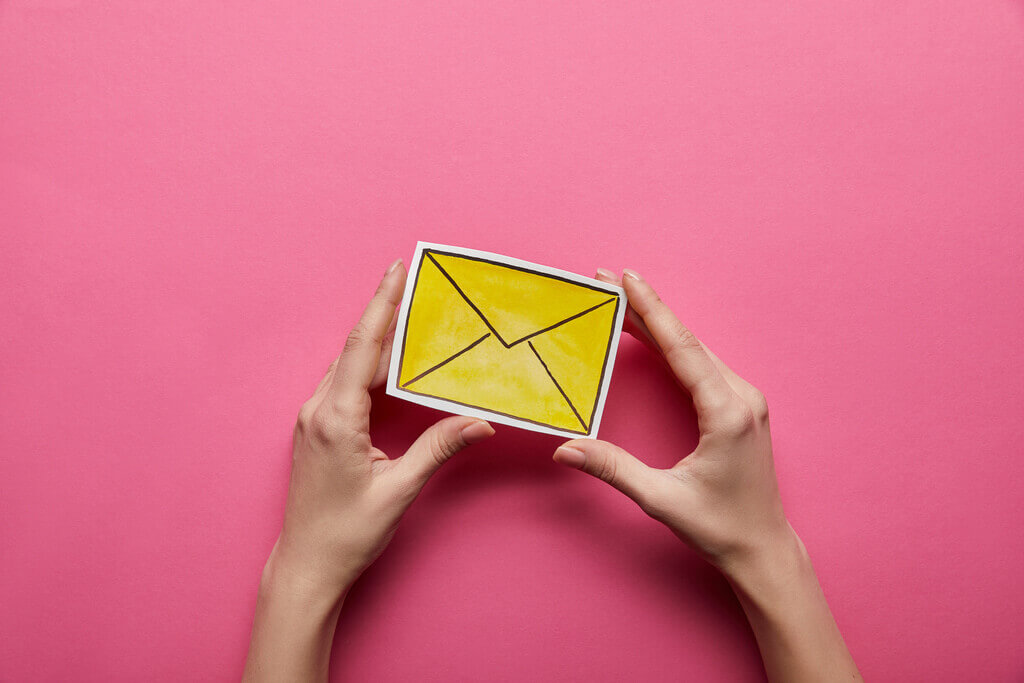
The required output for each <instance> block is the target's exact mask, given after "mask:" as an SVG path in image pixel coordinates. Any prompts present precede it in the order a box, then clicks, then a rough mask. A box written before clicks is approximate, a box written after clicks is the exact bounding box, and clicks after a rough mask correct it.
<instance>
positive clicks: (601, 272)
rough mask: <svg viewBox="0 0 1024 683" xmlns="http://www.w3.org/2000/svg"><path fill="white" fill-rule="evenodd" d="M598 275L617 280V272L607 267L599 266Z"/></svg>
mask: <svg viewBox="0 0 1024 683" xmlns="http://www.w3.org/2000/svg"><path fill="white" fill-rule="evenodd" d="M597 276H598V277H603V278H604V279H606V280H615V279H617V278H616V277H615V273H613V272H612V271H610V270H608V269H607V268H598V269H597Z"/></svg>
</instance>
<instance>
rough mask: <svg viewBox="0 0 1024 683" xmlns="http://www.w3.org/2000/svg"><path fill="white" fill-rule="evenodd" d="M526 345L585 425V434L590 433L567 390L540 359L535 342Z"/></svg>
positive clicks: (573, 412) (577, 417)
mask: <svg viewBox="0 0 1024 683" xmlns="http://www.w3.org/2000/svg"><path fill="white" fill-rule="evenodd" d="M526 344H527V345H528V346H529V347H530V350H531V351H533V355H535V356H537V360H539V361H540V364H541V365H543V366H544V372H546V373H548V377H550V378H551V381H552V382H554V383H555V388H556V389H558V393H560V394H561V395H562V398H564V399H565V402H566V403H568V404H569V408H571V409H572V414H573V415H575V416H576V419H577V420H579V421H580V424H581V425H583V432H584V433H586V432H589V431H590V427H588V426H587V423H586V422H584V421H583V418H582V417H580V412H579V411H578V410H576V406H574V405H573V404H572V401H570V400H569V397H568V396H567V395H566V393H565V390H564V389H562V385H561V384H559V383H558V380H557V379H555V376H554V375H552V374H551V370H549V369H548V364H547V363H545V362H544V359H543V358H541V357H540V354H539V353H537V348H536V347H535V346H534V345H533V342H531V341H528V342H526Z"/></svg>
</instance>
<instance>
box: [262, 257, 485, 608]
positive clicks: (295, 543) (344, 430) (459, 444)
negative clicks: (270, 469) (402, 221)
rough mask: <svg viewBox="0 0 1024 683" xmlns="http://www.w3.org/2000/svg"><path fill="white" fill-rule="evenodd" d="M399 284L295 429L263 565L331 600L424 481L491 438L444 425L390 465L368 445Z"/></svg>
mask: <svg viewBox="0 0 1024 683" xmlns="http://www.w3.org/2000/svg"><path fill="white" fill-rule="evenodd" d="M405 278H406V272H405V267H404V266H403V265H402V262H401V261H396V262H395V263H394V264H393V265H392V266H391V267H390V268H389V269H388V271H387V273H386V274H385V276H384V279H383V281H382V282H381V283H380V287H378V289H377V292H376V294H374V296H373V299H372V300H371V301H370V303H369V304H368V305H367V307H366V310H365V312H364V313H363V316H362V318H361V319H360V321H359V322H358V323H357V324H356V326H355V328H354V329H353V330H352V332H351V333H350V334H349V336H348V340H347V342H346V343H345V349H344V351H343V352H342V354H341V355H340V356H339V357H338V358H337V359H336V360H335V361H334V362H333V363H332V364H331V366H330V367H329V368H328V369H327V374H326V375H325V376H324V378H323V379H322V380H321V381H320V385H319V386H318V387H317V389H316V391H315V392H314V393H313V396H312V398H310V399H309V400H308V401H306V403H305V404H304V405H303V406H302V409H301V410H300V411H299V418H298V422H297V424H296V426H295V434H294V438H293V444H292V475H291V482H290V485H289V488H288V503H287V506H286V508H285V518H284V528H283V530H282V532H281V536H280V538H279V539H278V541H277V545H276V547H275V548H274V551H273V555H272V560H273V561H274V562H276V563H279V565H280V566H281V567H288V569H289V571H293V572H295V573H297V574H300V575H302V576H304V577H306V579H308V581H310V582H311V583H313V584H316V585H317V586H320V587H322V588H324V589H326V590H330V591H334V592H337V593H340V592H341V591H342V590H344V589H345V588H346V587H347V586H348V585H350V584H351V583H352V582H354V581H355V580H356V578H358V576H359V575H360V574H361V573H362V572H363V570H364V569H366V567H368V566H369V565H370V563H372V562H373V561H374V560H375V559H377V557H378V556H379V555H380V554H381V552H382V551H383V550H384V548H385V546H387V544H388V542H389V541H390V540H391V538H392V536H394V533H395V530H396V529H397V527H398V522H399V521H400V520H401V519H402V515H403V514H404V513H405V511H406V509H408V507H409V505H410V504H411V503H412V501H413V500H415V498H416V496H417V494H419V492H420V490H421V489H422V488H423V486H424V484H426V483H427V480H428V479H429V478H430V476H431V475H432V474H433V473H434V472H435V471H437V469H438V468H439V467H440V466H441V465H443V464H444V463H445V461H447V460H448V458H450V457H451V456H452V455H454V454H455V453H456V452H458V451H459V450H461V449H462V448H465V447H466V446H467V445H469V444H471V443H475V442H477V441H480V440H482V439H486V438H487V437H489V436H491V435H493V434H494V430H493V429H492V428H491V426H490V425H489V424H488V423H486V422H484V421H483V420H478V419H475V418H469V417H449V418H445V419H443V420H441V421H440V422H438V423H437V424H435V425H433V426H432V427H430V428H429V429H428V430H427V431H426V432H424V433H423V434H422V435H421V436H420V437H419V439H417V440H416V442H415V443H414V444H413V445H412V447H410V448H409V450H408V451H406V453H405V455H403V456H401V457H399V458H396V459H394V460H389V459H388V456H387V455H385V454H384V453H383V452H382V451H380V450H379V449H377V448H374V447H373V444H372V443H371V442H370V433H369V430H370V393H369V392H370V390H371V389H374V388H376V387H378V386H380V385H381V384H383V382H384V380H385V379H386V377H387V370H388V364H389V357H390V346H391V345H390V342H387V344H386V345H387V350H388V353H386V354H382V352H381V350H382V346H383V345H384V344H385V337H386V336H387V335H388V331H389V328H390V327H391V325H392V320H393V318H394V314H395V307H396V306H397V305H398V303H399V302H400V301H401V298H402V291H403V288H404V285H405Z"/></svg>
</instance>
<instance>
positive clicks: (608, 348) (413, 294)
mask: <svg viewBox="0 0 1024 683" xmlns="http://www.w3.org/2000/svg"><path fill="white" fill-rule="evenodd" d="M431 254H441V255H443V256H454V257H456V258H462V259H466V260H469V261H480V262H482V263H489V264H491V265H495V266H500V267H502V268H511V269H512V270H518V271H522V272H524V273H529V274H531V275H540V276H542V277H549V278H551V279H553V280H561V281H562V282H567V283H569V284H573V285H576V286H578V287H586V288H587V289H592V290H594V291H596V292H603V293H605V294H610V295H611V296H612V299H614V300H615V311H614V312H613V313H612V324H611V326H610V328H609V330H608V342H607V343H606V344H605V348H604V359H603V360H602V361H601V377H600V378H599V379H598V382H597V395H596V396H594V407H593V408H592V409H591V412H590V418H591V425H592V424H593V419H594V414H595V413H596V412H597V404H598V402H599V401H600V400H601V393H602V389H603V387H604V377H605V373H606V372H607V370H608V356H609V354H610V353H611V348H612V340H613V339H614V338H615V321H616V320H617V319H618V314H619V305H620V302H621V299H622V297H621V296H620V295H619V293H618V292H609V291H608V290H607V289H602V288H601V287H596V286H594V285H591V284H586V283H583V282H576V281H575V280H570V279H569V278H565V277H561V276H558V275H550V274H548V273H540V272H537V271H535V270H530V269H528V268H525V267H523V266H515V265H512V264H509V263H502V262H500V261H492V260H490V259H485V258H480V257H478V256H467V255H466V254H456V253H453V252H447V251H440V250H437V249H429V248H424V249H423V250H422V252H421V254H420V262H419V264H418V265H417V267H416V281H415V282H413V284H412V291H411V292H410V293H409V306H408V308H407V309H406V315H405V329H404V330H403V331H402V355H401V356H400V357H399V358H398V377H396V378H395V389H396V390H397V391H405V392H408V393H410V394H414V395H416V396H424V397H426V398H433V399H437V400H439V401H446V402H448V403H453V404H455V405H460V406H465V407H467V408H473V409H474V410H479V411H482V412H485V413H492V414H494V415H502V416H504V417H510V418H512V419H513V420H520V421H521V422H529V423H530V424H535V425H539V426H541V427H547V428H548V429H554V430H558V431H563V432H568V433H570V434H582V435H583V436H588V435H589V434H590V431H591V429H590V426H588V425H587V424H585V423H583V419H582V418H580V415H579V413H577V412H576V408H575V406H573V405H572V402H571V401H569V398H568V397H567V396H565V392H564V391H562V387H561V386H560V385H559V384H558V382H557V381H555V378H554V376H552V375H551V373H550V372H548V376H549V377H551V380H552V381H553V382H554V383H555V386H556V387H558V390H559V391H562V396H563V397H565V399H566V402H568V403H569V406H570V407H571V408H572V409H573V412H574V413H576V417H577V418H578V419H579V420H580V422H581V423H582V424H583V426H584V427H585V428H586V431H583V432H581V431H577V430H575V429H567V428H565V427H560V426H558V425H553V424H549V423H547V422H539V421H537V420H531V419H529V418H526V417H520V416H519V415H512V414H511V413H503V412H501V411H500V410H492V409H490V408H484V407H483V406H478V405H473V404H470V403H463V402H462V401H455V400H453V399H450V398H445V397H443V396H434V395H433V394H425V393H423V392H420V391H413V390H412V389H409V388H407V387H406V386H405V385H399V384H398V378H399V377H401V376H402V365H403V364H404V362H405V351H406V342H407V341H408V337H409V309H411V308H412V304H413V301H414V299H415V297H416V287H417V286H418V285H419V283H420V272H421V271H422V270H423V262H424V260H425V259H426V258H428V257H429V258H430V261H431V263H433V264H434V265H435V266H437V269H438V270H439V271H441V274H443V275H444V276H445V278H447V280H448V281H449V282H451V283H452V286H453V287H454V288H455V290H456V291H457V292H458V293H459V295H460V296H462V298H463V299H465V301H466V303H467V304H469V306H470V307H471V308H472V309H473V311H474V312H475V313H476V314H477V315H478V316H480V319H481V320H482V321H483V322H484V324H485V325H486V326H487V329H489V330H490V331H491V332H492V333H493V334H494V336H495V338H496V339H497V340H498V341H499V342H501V344H502V346H504V347H505V348H510V347H511V344H506V343H505V340H504V339H502V338H501V335H500V334H498V331H497V330H495V329H494V328H493V327H492V326H491V323H490V321H488V320H487V319H486V318H485V317H484V315H483V313H481V312H480V309H478V308H477V307H476V305H475V304H474V303H473V302H472V301H470V300H469V297H467V296H466V294H465V292H463V291H462V289H461V288H460V287H459V286H458V285H457V284H456V283H455V281H454V280H453V279H452V278H451V276H450V275H448V272H447V271H446V270H445V269H444V268H442V267H441V264H439V263H438V262H437V261H436V260H435V259H434V258H433V257H431V256H430V255H431ZM612 299H609V300H608V301H611V300H612ZM608 301H603V302H601V303H600V304H597V305H596V306H594V307H592V308H590V309H588V310H586V311H583V312H581V313H577V314H576V315H573V316H570V317H569V318H566V319H565V320H563V321H561V322H559V323H557V324H555V325H553V326H551V327H548V328H546V329H544V330H541V331H540V332H548V331H550V330H553V329H555V328H556V327H558V326H560V325H562V324H563V323H566V322H569V321H570V320H575V319H576V318H579V317H581V316H583V315H585V314H586V313H590V312H591V311H593V310H596V309H598V308H600V307H601V306H604V305H605V304H606V303H608ZM540 332H536V333H533V334H531V335H528V336H526V337H523V338H522V339H518V340H516V341H515V342H513V344H518V343H520V342H522V341H525V340H527V339H529V338H531V337H534V336H536V335H537V334H540ZM484 339H486V335H485V336H484V337H481V338H480V339H478V340H477V341H476V342H474V343H473V345H472V346H475V345H476V344H478V343H480V342H482V341H483V340H484ZM472 346H470V347H467V348H465V349H463V350H462V351H460V352H459V354H456V356H458V355H461V354H462V353H465V352H466V351H468V350H469V349H470V348H472ZM530 347H531V348H533V344H530ZM533 352H534V355H536V356H537V359H538V360H540V362H541V364H542V365H544V369H545V370H547V365H546V364H545V363H544V361H543V359H541V358H540V355H539V354H537V350H536V349H533ZM454 358H455V356H453V357H452V358H449V359H448V360H446V361H444V362H445V363H447V362H448V361H450V360H452V359H454ZM433 369H436V367H435V368H433ZM420 377H421V376H417V377H414V378H413V379H411V380H409V381H408V382H406V383H405V384H406V385H408V384H410V383H412V382H413V381H415V380H417V379H420Z"/></svg>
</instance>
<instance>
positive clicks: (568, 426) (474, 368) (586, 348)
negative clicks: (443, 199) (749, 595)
mask: <svg viewBox="0 0 1024 683" xmlns="http://www.w3.org/2000/svg"><path fill="white" fill-rule="evenodd" d="M625 303H626V301H625V293H624V292H623V291H622V290H621V289H620V288H618V287H614V286H611V285H608V284H606V283H603V282H600V281H597V280H592V279H590V278H584V277H581V276H579V275H575V274H573V273H567V272H564V271H558V270H555V269H552V268H548V267H546V266H539V265H536V264H531V263H526V262H524V261H519V260H517V259H511V258H508V257H504V256H498V255H496V254H486V253H484V252H479V251H475V250H468V249H460V248H457V247H446V246H442V245H429V244H424V243H421V244H420V245H418V247H417V253H416V257H415V259H414V262H413V268H412V270H411V272H410V274H409V283H408V285H407V287H406V293H405V297H404V298H403V302H402V307H401V309H400V311H399V319H398V323H397V327H396V339H395V346H394V351H393V356H392V364H391V372H390V374H389V381H388V393H389V394H392V395H394V396H399V397H401V398H405V399H408V400H412V401H415V402H417V403H423V404H426V405H430V406H432V407H435V408H440V409H442V410H447V411H449V412H454V413H459V414H464V415H473V416H476V417H483V418H485V419H489V420H493V421H496V422H502V423H505V424H512V425H515V426H518V427H523V428H526V429H533V430H535V431H542V432H547V433H553V434H562V435H569V436H581V435H582V436H594V435H595V434H596V432H597V427H598V423H599V421H600V414H601V411H602V408H603V402H604V396H605V393H606V391H607V384H608V380H609V378H610V375H611V366H612V364H613V362H614V357H615V350H616V348H617V345H618V337H619V330H620V328H621V325H622V316H623V313H624V311H625Z"/></svg>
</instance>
